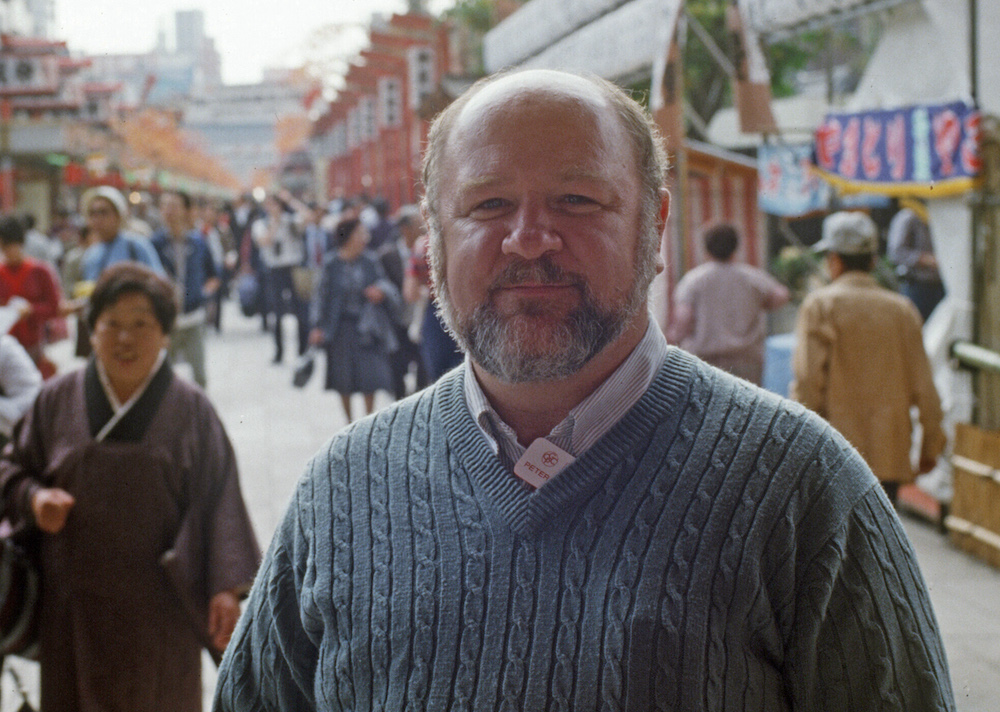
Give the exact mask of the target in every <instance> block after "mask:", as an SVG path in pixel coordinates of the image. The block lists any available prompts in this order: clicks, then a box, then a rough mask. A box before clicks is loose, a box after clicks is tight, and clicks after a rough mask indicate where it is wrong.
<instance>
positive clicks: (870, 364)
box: [790, 212, 946, 501]
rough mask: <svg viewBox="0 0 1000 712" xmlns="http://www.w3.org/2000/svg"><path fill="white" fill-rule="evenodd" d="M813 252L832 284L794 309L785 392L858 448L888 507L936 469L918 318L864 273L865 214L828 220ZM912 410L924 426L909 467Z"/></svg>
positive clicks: (936, 409) (872, 235)
mask: <svg viewBox="0 0 1000 712" xmlns="http://www.w3.org/2000/svg"><path fill="white" fill-rule="evenodd" d="M814 249H816V250H817V251H822V252H826V266H827V269H828V270H829V272H830V276H831V278H832V279H833V282H832V283H831V284H829V285H827V286H825V287H822V288H820V289H817V290H815V291H814V292H812V293H811V294H809V296H808V297H806V299H805V301H804V302H803V304H802V308H801V310H800V311H799V320H798V324H797V326H796V334H795V337H796V338H795V352H794V354H793V357H792V368H793V371H794V374H793V375H794V380H793V381H792V384H791V392H790V395H791V397H792V398H794V399H795V400H797V401H799V402H801V403H802V404H804V405H805V406H806V407H808V408H810V409H811V410H814V411H816V412H817V413H819V414H820V415H821V416H823V417H824V418H826V419H827V420H828V421H829V422H830V424H831V425H833V426H834V427H835V428H837V429H838V430H839V431H840V432H841V433H842V434H843V435H844V436H845V437H846V438H847V439H848V440H849V441H850V442H851V444H853V445H854V446H855V447H856V448H857V449H858V450H859V451H860V452H861V454H862V456H863V457H864V458H865V460H866V461H867V462H868V464H869V466H870V467H871V468H872V470H873V471H874V473H875V475H876V476H877V477H878V479H879V481H880V482H881V483H882V487H883V488H884V489H885V490H886V493H887V494H888V495H889V498H890V499H892V500H893V501H895V497H896V492H897V490H898V489H899V486H900V485H902V484H907V483H909V482H912V481H913V480H914V479H915V477H916V475H917V473H918V472H920V473H923V472H929V471H930V470H931V469H932V468H933V467H934V464H935V462H936V460H937V457H938V456H939V455H940V454H941V451H942V450H943V449H944V446H945V440H946V438H945V434H944V431H943V430H942V429H941V417H942V416H941V401H940V399H939V398H938V394H937V391H936V390H935V388H934V381H933V378H932V375H931V366H930V362H929V360H928V358H927V352H926V351H925V350H924V342H923V335H922V333H921V319H920V314H919V313H918V312H917V310H916V308H915V307H914V305H913V304H912V303H911V302H910V301H909V300H908V299H907V298H906V297H903V296H901V295H899V294H896V293H894V292H892V291H890V290H888V289H885V288H883V287H881V286H879V284H878V283H877V282H876V281H875V279H874V278H873V277H872V275H871V270H872V267H873V266H874V261H875V254H876V252H877V250H878V231H877V229H876V227H875V223H873V222H872V220H871V218H869V217H868V216H867V215H865V214H863V213H856V212H839V213H834V214H833V215H831V216H829V217H828V218H827V219H826V220H825V221H824V223H823V239H822V240H820V242H819V243H817V244H816V246H815V248H814ZM912 406H916V407H917V409H918V410H919V412H920V425H921V426H922V429H923V439H922V442H921V446H920V461H919V463H918V465H917V468H916V471H914V467H913V465H912V463H911V462H910V450H911V445H912V442H913V427H912V422H911V419H910V408H911V407H912Z"/></svg>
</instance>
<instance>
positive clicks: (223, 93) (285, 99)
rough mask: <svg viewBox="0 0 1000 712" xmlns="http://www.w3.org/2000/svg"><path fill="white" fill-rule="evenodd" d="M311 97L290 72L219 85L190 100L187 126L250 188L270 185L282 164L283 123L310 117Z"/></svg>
mask: <svg viewBox="0 0 1000 712" xmlns="http://www.w3.org/2000/svg"><path fill="white" fill-rule="evenodd" d="M306 94H307V91H306V90H305V89H304V88H303V87H302V86H301V85H298V84H296V83H295V82H293V81H291V78H290V77H289V75H288V73H287V72H285V73H278V72H271V73H268V74H267V75H266V76H265V79H264V81H262V82H259V83H257V84H234V85H228V86H218V87H216V88H215V89H214V90H213V91H212V92H208V93H202V94H197V95H194V96H192V97H190V98H189V99H188V101H187V102H185V105H184V127H185V128H187V129H189V130H191V131H195V132H197V133H198V134H200V135H201V136H202V137H203V138H204V141H205V146H206V148H207V150H209V151H210V152H211V153H212V154H213V155H215V156H217V157H218V159H219V160H220V161H221V162H222V163H223V164H224V165H226V166H227V167H228V168H229V170H230V171H231V172H232V173H233V174H234V175H236V176H237V177H238V178H239V179H240V181H241V182H243V183H244V184H245V185H247V186H252V185H266V184H267V182H268V181H269V180H270V179H269V176H270V175H271V174H273V172H274V171H276V170H277V169H278V167H279V164H280V159H281V156H279V154H278V147H277V141H276V139H277V136H276V133H277V128H278V125H279V124H280V123H281V121H282V120H284V119H287V118H289V117H296V116H304V115H305V104H304V101H305V97H306Z"/></svg>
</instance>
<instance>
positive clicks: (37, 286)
mask: <svg viewBox="0 0 1000 712" xmlns="http://www.w3.org/2000/svg"><path fill="white" fill-rule="evenodd" d="M25 239H26V238H25V232H24V225H23V223H22V222H21V221H20V220H18V219H17V218H15V217H12V216H6V217H3V218H0V253H2V254H3V262H2V263H0V304H2V305H4V306H7V307H10V308H12V309H16V310H17V313H18V318H17V321H16V322H15V323H14V325H13V326H12V327H10V333H11V334H12V335H13V336H14V338H16V339H17V340H18V341H19V342H21V345H22V346H23V347H24V349H25V350H26V351H27V352H28V354H29V355H30V356H31V360H32V361H34V362H35V365H36V366H37V367H38V370H39V371H41V373H42V376H43V377H45V378H51V377H52V376H53V375H55V372H56V365H55V364H54V363H52V361H51V360H49V358H48V357H47V356H46V355H45V340H46V339H45V337H46V332H45V325H46V323H47V322H48V321H49V320H50V319H54V318H57V317H59V316H60V314H61V312H60V303H61V301H62V299H61V296H60V294H61V290H60V288H59V282H58V278H57V277H56V274H55V272H54V271H53V268H52V267H51V266H50V265H49V264H48V263H46V262H41V261H39V260H36V259H34V258H33V257H29V256H28V255H27V254H26V253H25V251H24V245H25Z"/></svg>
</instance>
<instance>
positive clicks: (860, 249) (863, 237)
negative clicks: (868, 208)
mask: <svg viewBox="0 0 1000 712" xmlns="http://www.w3.org/2000/svg"><path fill="white" fill-rule="evenodd" d="M813 250H815V251H816V252H836V253H837V254H838V255H873V254H875V253H876V252H878V228H877V227H875V223H874V222H873V221H872V219H871V218H870V217H868V216H867V215H865V214H864V213H858V212H846V211H844V212H839V213H834V214H833V215H830V216H828V217H827V218H826V220H824V221H823V239H822V240H820V241H819V242H817V243H816V244H815V245H813Z"/></svg>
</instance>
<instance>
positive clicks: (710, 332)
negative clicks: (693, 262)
mask: <svg viewBox="0 0 1000 712" xmlns="http://www.w3.org/2000/svg"><path fill="white" fill-rule="evenodd" d="M704 240H705V251H706V252H707V253H708V256H709V260H708V261H707V262H705V263H704V264H701V265H699V266H698V267H695V268H694V269H692V270H691V271H690V272H688V273H687V274H685V275H684V276H683V277H681V280H680V281H679V282H678V283H677V288H676V289H675V290H674V316H673V320H672V323H671V326H670V331H669V333H668V336H669V337H670V341H671V343H675V344H680V346H681V348H683V349H686V350H687V351H690V352H691V353H693V354H694V355H695V356H697V357H698V358H700V359H702V360H703V361H706V362H707V363H710V364H712V365H713V366H717V367H718V368H721V369H722V370H723V371H728V372H729V373H731V374H733V375H734V376H739V377H740V378H745V379H746V380H748V381H750V382H751V383H753V384H754V385H757V386H759V385H760V384H761V382H762V380H763V376H764V340H765V339H766V338H767V319H766V317H767V312H769V311H773V310H775V309H777V308H779V307H782V306H784V305H785V304H787V303H788V299H789V296H790V295H789V293H788V289H787V288H786V287H785V286H784V285H783V284H781V283H780V282H779V281H778V280H776V279H775V278H774V277H772V276H771V275H769V274H768V273H767V272H765V271H764V270H762V269H759V268H757V267H753V266H751V265H748V264H742V263H739V262H737V261H736V259H735V255H736V250H737V248H738V247H739V235H738V234H737V232H736V228H735V227H733V226H732V225H728V224H723V225H713V226H711V227H709V228H708V229H707V230H705V234H704Z"/></svg>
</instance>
